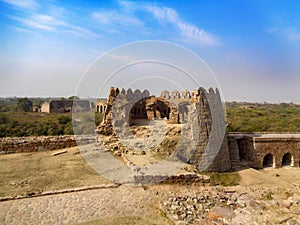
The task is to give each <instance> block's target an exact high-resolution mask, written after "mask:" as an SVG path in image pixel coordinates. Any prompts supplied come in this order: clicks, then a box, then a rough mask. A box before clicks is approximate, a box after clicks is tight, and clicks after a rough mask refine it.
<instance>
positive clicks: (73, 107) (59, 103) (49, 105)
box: [34, 99, 91, 113]
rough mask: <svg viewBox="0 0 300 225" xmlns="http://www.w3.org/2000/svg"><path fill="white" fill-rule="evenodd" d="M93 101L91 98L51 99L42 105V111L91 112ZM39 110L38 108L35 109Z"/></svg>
mask: <svg viewBox="0 0 300 225" xmlns="http://www.w3.org/2000/svg"><path fill="white" fill-rule="evenodd" d="M90 110H91V102H90V101H89V100H65V99H63V100H53V99H52V100H50V101H49V102H44V103H43V104H42V105H41V108H40V112H43V113H70V112H72V111H73V112H89V111H90ZM34 111H35V112H36V111H38V109H36V108H35V109H34Z"/></svg>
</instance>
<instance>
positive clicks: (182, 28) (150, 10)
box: [92, 0, 220, 46]
mask: <svg viewBox="0 0 300 225" xmlns="http://www.w3.org/2000/svg"><path fill="white" fill-rule="evenodd" d="M118 3H119V5H120V9H119V10H118V11H117V10H114V11H111V10H106V11H105V10H102V11H99V12H94V13H93V14H92V17H93V18H94V19H95V20H96V21H97V22H98V23H100V24H107V25H111V26H114V25H120V29H121V27H124V26H125V27H129V26H131V27H141V28H144V29H146V27H147V25H148V24H147V22H149V21H146V19H144V18H142V15H143V14H140V15H139V16H137V15H136V14H138V13H140V12H142V13H146V14H148V15H149V14H150V16H151V17H152V21H153V19H154V21H157V22H158V23H159V25H160V26H162V28H165V27H164V26H165V25H168V26H169V25H171V27H173V29H175V30H177V31H179V32H178V33H179V34H180V38H181V41H184V42H193V43H197V44H202V45H210V46H216V45H220V41H219V40H218V39H217V38H216V37H215V36H214V35H212V34H210V33H209V32H207V31H205V30H203V29H201V28H199V27H197V26H196V25H194V24H191V23H188V22H186V21H184V20H182V19H181V18H180V16H179V15H178V13H177V12H176V11H175V10H174V9H173V8H170V7H164V6H158V5H155V4H150V3H135V2H132V1H122V0H121V1H118ZM150 22H151V21H150ZM169 27H170V26H169ZM148 28H149V27H148Z"/></svg>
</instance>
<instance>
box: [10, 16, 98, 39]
mask: <svg viewBox="0 0 300 225" xmlns="http://www.w3.org/2000/svg"><path fill="white" fill-rule="evenodd" d="M12 18H13V19H15V20H17V21H20V22H21V23H22V24H23V25H25V26H26V27H29V28H31V29H40V30H45V31H49V32H62V33H68V34H74V35H75V36H78V37H84V38H97V37H99V35H97V34H95V33H94V32H92V31H90V30H88V29H86V28H83V27H81V26H76V25H71V24H69V23H67V22H65V21H63V20H59V19H56V18H54V17H53V16H50V15H45V14H38V13H31V14H30V15H28V16H25V17H22V18H21V17H12Z"/></svg>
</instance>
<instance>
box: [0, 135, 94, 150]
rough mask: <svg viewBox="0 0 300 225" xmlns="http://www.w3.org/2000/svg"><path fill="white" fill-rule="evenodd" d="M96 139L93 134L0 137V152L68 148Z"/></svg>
mask: <svg viewBox="0 0 300 225" xmlns="http://www.w3.org/2000/svg"><path fill="white" fill-rule="evenodd" d="M76 141H77V142H80V144H88V143H92V142H95V141H96V138H95V137H94V136H76V139H75V137H74V136H69V135H66V136H40V137H5V138H0V153H2V154H8V153H21V152H38V151H47V150H57V149H62V148H69V147H75V146H77V142H76Z"/></svg>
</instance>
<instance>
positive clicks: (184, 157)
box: [98, 87, 231, 172]
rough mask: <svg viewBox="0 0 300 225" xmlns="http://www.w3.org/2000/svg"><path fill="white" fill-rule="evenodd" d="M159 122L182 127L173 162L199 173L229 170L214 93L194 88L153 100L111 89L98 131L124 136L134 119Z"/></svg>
mask: <svg viewBox="0 0 300 225" xmlns="http://www.w3.org/2000/svg"><path fill="white" fill-rule="evenodd" d="M159 118H160V119H165V120H166V122H167V123H170V124H182V132H181V137H180V141H179V143H178V146H177V148H176V151H175V152H174V154H173V160H180V161H183V162H186V163H189V164H193V165H195V166H196V167H197V168H198V170H199V171H218V172H219V171H226V170H229V169H230V168H231V164H230V158H229V150H228V143H227V138H226V132H225V129H226V126H225V124H226V123H225V114H224V109H223V105H222V103H221V98H220V94H219V92H218V90H217V89H215V90H214V89H212V88H210V89H209V90H208V91H207V90H205V89H204V88H198V89H196V90H194V91H192V93H190V92H189V91H187V90H184V91H183V92H182V93H181V94H180V92H179V91H177V90H175V91H172V92H171V93H169V92H168V91H166V90H164V91H162V93H161V95H160V97H155V96H150V93H149V91H147V90H144V91H143V92H141V91H140V90H138V89H137V90H135V91H134V92H133V91H132V90H131V89H128V90H125V89H121V90H119V89H118V88H114V87H112V88H110V93H109V96H108V100H107V107H106V110H105V112H104V118H103V122H102V123H101V124H100V125H99V126H98V131H99V133H100V134H102V135H116V134H117V135H116V136H120V134H122V135H125V136H126V135H128V131H129V129H128V128H129V127H130V126H131V125H133V124H134V120H135V119H148V120H153V119H159Z"/></svg>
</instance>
